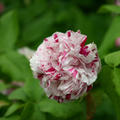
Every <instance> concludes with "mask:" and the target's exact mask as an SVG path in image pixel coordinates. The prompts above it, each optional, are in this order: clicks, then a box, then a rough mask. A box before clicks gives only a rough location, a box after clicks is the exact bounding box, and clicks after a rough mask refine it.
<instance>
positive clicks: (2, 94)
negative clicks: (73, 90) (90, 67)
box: [0, 0, 120, 120]
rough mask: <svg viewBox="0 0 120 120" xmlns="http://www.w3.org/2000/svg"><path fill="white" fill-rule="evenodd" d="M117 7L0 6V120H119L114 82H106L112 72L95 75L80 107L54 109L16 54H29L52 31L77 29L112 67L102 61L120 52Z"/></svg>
mask: <svg viewBox="0 0 120 120" xmlns="http://www.w3.org/2000/svg"><path fill="white" fill-rule="evenodd" d="M119 5H120V3H119V1H117V0H0V120H61V119H62V120H101V119H102V120H120V115H119V113H120V77H119V79H118V81H117V84H116V82H114V81H112V80H113V79H112V77H113V76H112V75H111V76H110V77H109V78H108V77H106V76H109V74H111V73H110V72H111V69H112V70H113V67H111V68H110V69H109V70H106V71H107V73H106V74H105V75H103V74H102V73H101V74H100V75H99V76H100V77H99V78H98V80H97V81H96V82H95V84H94V87H93V89H92V90H91V91H90V92H89V93H88V95H86V97H85V98H83V100H82V101H80V100H77V101H73V102H69V103H62V104H59V103H57V102H56V101H54V100H49V99H48V98H47V97H46V95H45V94H44V92H43V90H42V88H41V87H40V86H39V81H38V80H36V79H34V78H33V75H32V72H31V70H30V67H29V61H28V59H26V57H25V56H23V55H21V54H20V53H19V52H18V50H19V49H20V48H22V47H25V46H26V47H29V48H31V49H33V50H35V49H36V48H37V46H38V45H39V44H40V43H41V42H42V41H43V39H44V38H45V37H48V36H51V34H53V33H54V32H56V31H60V32H66V31H67V30H73V31H77V30H78V29H80V31H81V33H82V34H86V35H87V36H88V40H87V43H90V42H95V43H96V44H97V46H98V51H99V55H100V58H101V60H102V64H103V65H105V64H108V65H109V63H110V65H114V63H111V61H110V62H109V60H110V59H111V58H112V57H110V59H109V56H107V58H106V59H105V60H104V59H103V58H104V57H105V56H106V55H107V54H109V53H111V52H114V51H117V50H119V48H120V47H117V46H116V45H115V40H116V39H117V38H119V37H120V16H119V15H120V6H119ZM119 53H120V52H119ZM117 56H119V58H118V59H117V63H118V64H117V65H120V62H119V61H120V54H117ZM113 58H114V57H113ZM108 59H109V60H108ZM113 61H114V60H113ZM115 67H116V69H117V70H118V68H117V67H118V66H115ZM105 69H107V68H105ZM114 69H115V68H114ZM116 69H115V70H116ZM118 74H119V70H118ZM101 79H103V80H101ZM107 88H108V89H107Z"/></svg>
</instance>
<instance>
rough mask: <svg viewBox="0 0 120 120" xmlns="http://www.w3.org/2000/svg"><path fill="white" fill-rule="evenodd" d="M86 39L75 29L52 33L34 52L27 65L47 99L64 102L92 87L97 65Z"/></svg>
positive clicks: (97, 70) (97, 60)
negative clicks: (74, 30) (38, 81)
mask: <svg viewBox="0 0 120 120" xmlns="http://www.w3.org/2000/svg"><path fill="white" fill-rule="evenodd" d="M86 40H87V36H86V35H82V34H81V33H80V31H79V30H78V31H77V32H73V31H71V30H69V31H67V32H66V33H61V32H56V33H54V34H53V35H52V36H50V37H48V38H45V39H44V41H43V43H42V44H41V45H40V46H39V47H38V49H37V51H36V52H35V53H34V55H33V57H32V58H31V60H30V66H31V68H32V70H33V72H34V75H35V77H36V78H37V79H39V80H40V84H41V86H42V87H43V88H44V90H45V92H46V94H47V96H48V97H49V98H51V99H55V100H57V101H58V102H66V101H69V100H73V99H78V98H79V97H80V96H82V95H83V94H84V93H86V92H87V91H89V90H90V89H91V88H92V85H93V82H95V80H96V79H97V74H98V72H99V70H100V66H101V64H100V59H99V57H98V54H97V48H96V45H95V44H94V43H91V44H88V45H85V42H86Z"/></svg>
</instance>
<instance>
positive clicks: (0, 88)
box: [0, 82, 8, 91]
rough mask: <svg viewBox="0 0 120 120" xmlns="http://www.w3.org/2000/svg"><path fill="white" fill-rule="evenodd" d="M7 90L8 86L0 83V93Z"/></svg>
mask: <svg viewBox="0 0 120 120" xmlns="http://www.w3.org/2000/svg"><path fill="white" fill-rule="evenodd" d="M7 88H8V85H6V84H5V83H4V82H0V91H2V90H5V89H7Z"/></svg>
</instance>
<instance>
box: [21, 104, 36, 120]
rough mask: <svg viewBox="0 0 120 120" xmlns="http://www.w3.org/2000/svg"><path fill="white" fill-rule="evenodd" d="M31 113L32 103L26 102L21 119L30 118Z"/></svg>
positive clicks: (28, 119)
mask: <svg viewBox="0 0 120 120" xmlns="http://www.w3.org/2000/svg"><path fill="white" fill-rule="evenodd" d="M33 113H34V104H33V103H30V102H28V103H26V105H25V107H24V109H23V111H22V114H21V120H30V118H31V116H32V115H33Z"/></svg>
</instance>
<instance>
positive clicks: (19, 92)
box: [8, 88, 28, 101]
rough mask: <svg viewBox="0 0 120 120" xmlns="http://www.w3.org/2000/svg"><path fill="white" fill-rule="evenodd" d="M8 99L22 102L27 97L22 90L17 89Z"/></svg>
mask: <svg viewBox="0 0 120 120" xmlns="http://www.w3.org/2000/svg"><path fill="white" fill-rule="evenodd" d="M8 98H9V99H10V100H22V101H27V99H28V97H27V95H26V94H25V91H24V89H23V88H18V89H16V90H14V91H13V92H12V93H11V94H10V95H9V96H8Z"/></svg>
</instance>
